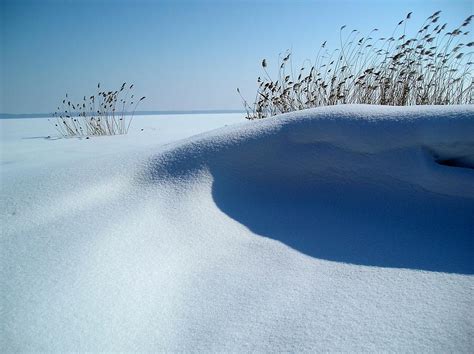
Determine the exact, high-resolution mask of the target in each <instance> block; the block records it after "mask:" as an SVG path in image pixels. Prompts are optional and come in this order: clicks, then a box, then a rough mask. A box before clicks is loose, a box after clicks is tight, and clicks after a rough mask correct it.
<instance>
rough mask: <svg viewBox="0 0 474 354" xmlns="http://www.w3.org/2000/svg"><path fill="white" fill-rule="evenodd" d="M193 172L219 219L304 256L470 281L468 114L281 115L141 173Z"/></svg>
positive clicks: (417, 110)
mask: <svg viewBox="0 0 474 354" xmlns="http://www.w3.org/2000/svg"><path fill="white" fill-rule="evenodd" d="M203 171H205V173H208V174H209V175H210V176H211V177H212V180H213V186H212V195H213V198H214V201H215V202H216V205H217V206H218V207H219V208H220V209H221V210H222V211H223V212H225V213H226V214H227V215H229V216H230V217H232V218H233V219H235V220H237V221H238V222H240V223H242V224H243V225H246V226H247V227H249V228H250V230H252V231H253V232H255V233H257V234H259V235H264V236H267V237H271V238H274V239H277V240H279V241H282V242H284V243H285V244H287V245H289V246H291V247H294V248H296V249H298V250H300V251H302V252H303V253H306V254H309V255H311V256H314V257H317V258H323V259H329V260H335V261H343V262H350V263H356V264H365V265H376V266H387V267H401V268H413V269H424V270H433V271H444V272H458V273H465V274H472V273H473V272H474V262H472V260H471V258H472V254H473V251H474V248H473V237H472V235H473V233H474V221H473V217H472V216H473V215H474V203H473V200H474V122H473V109H472V107H471V106H468V107H455V108H451V107H449V108H439V107H437V108H435V107H409V108H407V107H383V108H380V107H375V106H338V107H327V108H320V109H314V110H307V111H302V112H298V113H293V114H287V115H283V116H280V117H278V118H275V119H271V120H265V121H261V122H256V123H254V124H251V125H248V126H246V127H239V128H234V129H229V130H227V131H222V132H220V133H219V134H215V133H214V134H210V135H208V136H206V137H202V138H200V139H194V140H192V141H189V142H187V143H184V144H182V145H180V146H179V147H177V148H174V149H172V150H171V151H168V152H167V153H165V154H161V155H159V156H157V157H155V158H154V159H153V162H152V163H151V165H150V167H149V170H148V171H147V173H149V177H150V179H151V180H153V181H161V180H170V179H171V180H173V179H181V180H183V179H184V180H187V179H189V176H192V175H195V174H199V173H203Z"/></svg>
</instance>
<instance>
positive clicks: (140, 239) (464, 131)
mask: <svg viewBox="0 0 474 354" xmlns="http://www.w3.org/2000/svg"><path fill="white" fill-rule="evenodd" d="M239 122H240V123H239ZM0 124H1V129H2V131H1V133H2V146H1V148H2V155H1V163H2V164H1V166H2V197H1V207H0V213H1V214H0V222H1V225H2V238H1V252H2V254H1V261H0V262H1V277H0V279H1V288H2V302H1V306H2V308H1V318H2V320H1V323H2V327H3V328H2V337H1V338H0V348H1V349H2V351H3V352H7V351H8V352H9V351H70V350H74V351H205V352H226V351H233V352H235V351H265V352H269V351H271V352H274V351H291V352H300V351H351V352H352V351H381V350H384V351H442V352H444V351H456V352H472V348H473V347H474V343H473V339H472V338H474V320H473V318H474V317H473V308H474V300H473V299H474V296H473V295H474V294H473V290H474V289H473V288H474V278H473V274H474V264H473V261H472V255H473V251H474V244H473V234H474V232H473V231H474V218H473V217H472V216H473V215H474V163H473V161H474V107H473V106H449V107H403V108H401V107H374V106H352V105H350V106H337V107H325V108H318V109H313V110H306V111H301V112H297V113H292V114H287V115H283V116H280V117H276V118H272V119H267V120H263V121H257V122H247V121H244V120H243V119H242V116H241V115H212V116H211V115H203V116H180V117H165V116H161V117H140V118H139V119H137V120H136V121H135V126H134V131H133V132H131V133H130V134H129V135H127V136H121V137H104V138H92V139H88V140H86V139H82V140H80V139H60V140H54V139H43V138H38V139H24V138H26V137H35V136H39V137H43V136H45V135H46V134H47V135H50V134H51V132H50V130H49V128H47V125H45V124H46V123H45V120H39V119H36V120H7V121H0ZM225 125H229V126H228V127H223V126H225ZM219 127H223V128H220V129H217V130H212V131H209V130H211V129H214V128H219ZM141 128H144V130H143V131H141ZM207 131H209V132H207ZM194 134H199V135H195V136H191V135H194Z"/></svg>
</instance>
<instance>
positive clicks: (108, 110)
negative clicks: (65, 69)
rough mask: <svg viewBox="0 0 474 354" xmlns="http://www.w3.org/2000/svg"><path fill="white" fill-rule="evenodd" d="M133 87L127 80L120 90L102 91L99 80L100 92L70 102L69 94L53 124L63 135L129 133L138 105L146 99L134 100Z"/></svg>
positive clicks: (58, 108)
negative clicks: (79, 100) (75, 101)
mask: <svg viewBox="0 0 474 354" xmlns="http://www.w3.org/2000/svg"><path fill="white" fill-rule="evenodd" d="M132 90H133V84H132V85H127V83H125V82H124V83H123V84H122V86H121V87H120V89H119V90H117V91H100V83H99V84H97V93H96V94H95V95H92V96H90V97H89V98H86V96H84V98H83V100H82V102H79V103H74V102H71V101H70V99H69V98H68V94H67V93H66V97H65V98H64V99H63V100H62V104H61V106H58V107H57V111H56V112H55V113H54V117H55V122H54V127H55V128H56V130H57V131H58V132H59V134H60V135H61V136H62V137H81V136H94V135H118V134H127V133H128V130H129V129H130V125H131V123H132V120H133V116H134V114H135V111H136V109H137V107H138V104H139V103H140V102H141V101H143V100H144V99H145V97H141V98H140V99H135V96H134V95H133V94H132ZM130 112H131V113H130ZM127 117H129V118H127Z"/></svg>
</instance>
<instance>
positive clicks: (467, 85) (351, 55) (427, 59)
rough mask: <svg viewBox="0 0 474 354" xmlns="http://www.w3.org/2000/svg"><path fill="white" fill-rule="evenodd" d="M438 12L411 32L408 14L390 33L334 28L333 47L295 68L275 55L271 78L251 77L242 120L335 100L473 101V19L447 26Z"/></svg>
mask: <svg viewBox="0 0 474 354" xmlns="http://www.w3.org/2000/svg"><path fill="white" fill-rule="evenodd" d="M440 14H441V11H436V12H435V13H433V14H432V15H431V16H429V17H428V18H427V19H426V20H425V22H424V23H423V24H422V25H421V27H420V29H419V30H418V31H417V32H416V33H415V34H414V35H409V34H408V33H406V24H407V22H408V21H409V20H410V18H411V15H412V13H411V12H410V13H408V14H407V15H406V17H405V18H404V19H403V20H401V21H400V22H399V23H398V24H397V26H396V27H395V29H394V31H393V33H392V35H391V36H389V37H381V36H378V35H377V34H378V32H379V30H378V29H377V28H375V29H373V30H372V31H371V32H370V33H369V34H368V35H362V34H360V33H359V31H357V30H355V29H354V30H352V31H349V30H348V29H347V27H346V26H342V27H341V28H340V46H339V47H338V48H337V49H335V50H333V51H329V50H328V49H327V42H326V41H325V42H324V43H322V45H321V47H320V49H319V51H318V53H317V56H316V59H315V61H310V60H306V61H305V63H306V64H307V65H303V66H302V67H301V68H300V69H299V70H297V71H294V70H293V65H292V64H291V55H292V53H291V52H288V51H287V52H286V53H284V54H283V55H280V56H279V63H278V65H279V69H278V71H277V72H278V74H277V76H276V77H271V76H270V75H269V73H268V71H267V66H268V64H267V60H266V59H264V60H263V61H262V68H263V72H264V75H263V76H262V77H259V78H258V79H257V83H258V89H257V93H256V97H255V101H254V103H253V104H252V105H250V104H248V102H247V101H246V100H245V99H244V98H243V97H242V95H241V93H240V90H239V89H237V92H238V93H239V95H240V96H241V98H242V100H243V104H244V107H245V109H246V111H247V118H248V119H260V118H265V117H270V116H273V115H276V114H280V113H285V112H290V111H296V110H301V109H306V108H311V107H318V106H326V105H337V104H350V103H355V104H375V105H393V106H406V105H448V104H472V103H473V102H474V96H473V93H474V85H473V71H472V65H473V62H472V55H473V51H472V49H473V47H474V42H472V41H469V39H472V37H470V35H469V31H468V29H469V26H470V24H471V20H472V19H473V16H469V17H467V18H466V19H465V20H464V22H463V23H462V24H461V25H459V26H457V27H455V28H453V29H448V24H447V23H444V24H442V23H441V22H440Z"/></svg>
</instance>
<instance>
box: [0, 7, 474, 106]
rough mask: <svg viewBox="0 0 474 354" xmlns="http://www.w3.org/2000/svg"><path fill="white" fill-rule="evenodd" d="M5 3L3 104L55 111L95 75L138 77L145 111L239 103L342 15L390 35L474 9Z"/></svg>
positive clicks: (330, 31)
mask: <svg viewBox="0 0 474 354" xmlns="http://www.w3.org/2000/svg"><path fill="white" fill-rule="evenodd" d="M0 3H1V8H0V16H1V18H0V21H1V22H0V26H1V27H0V31H1V33H0V35H1V37H0V43H1V44H0V45H1V48H0V56H1V61H0V65H1V71H0V86H1V96H0V97H1V99H0V113H33V112H35V113H42V112H52V111H54V109H55V107H56V106H57V104H58V103H59V101H60V100H61V99H62V97H63V96H64V94H65V93H66V92H68V93H69V95H70V96H71V97H75V98H76V99H77V100H79V99H80V98H81V97H82V96H84V95H91V94H93V93H94V92H95V87H96V85H97V82H101V85H102V87H105V88H107V89H110V90H115V89H118V88H119V87H120V85H121V84H122V83H123V82H130V83H134V84H135V87H136V94H137V95H140V96H142V95H143V96H147V99H146V100H145V101H144V102H143V104H142V105H141V106H140V107H139V109H140V110H201V109H241V108H242V105H241V100H240V97H239V96H238V95H237V93H236V88H237V87H240V88H241V91H242V92H243V94H244V96H246V97H247V98H248V99H249V101H252V98H253V96H254V94H255V90H256V78H257V76H259V75H261V67H260V63H261V60H262V59H263V58H267V61H268V64H269V68H270V70H271V68H272V67H275V66H276V62H277V60H278V55H279V53H282V52H284V51H285V50H286V49H291V50H292V51H293V53H294V59H293V63H294V65H295V67H299V66H300V64H301V63H302V62H303V60H304V59H306V58H313V57H314V56H315V54H316V52H317V50H318V48H319V46H320V44H321V43H322V42H323V41H324V40H328V43H329V44H330V45H331V44H332V45H334V46H337V45H338V43H339V28H340V27H341V26H342V25H347V27H348V28H350V29H353V28H355V29H358V30H360V31H361V32H363V33H366V32H367V33H368V32H369V31H370V30H371V29H373V28H374V27H377V28H379V29H380V32H379V33H380V34H381V35H387V36H388V35H390V34H391V33H392V31H393V28H394V27H395V25H396V24H397V22H398V21H399V20H401V19H403V18H404V17H405V15H406V14H407V13H408V12H410V11H412V12H413V15H412V20H411V24H412V26H413V28H415V27H416V29H418V28H419V27H420V25H421V23H422V22H423V21H424V19H425V18H426V17H428V16H430V15H431V14H432V13H433V12H434V11H437V10H441V11H442V16H441V21H443V22H448V23H449V24H450V25H451V26H452V27H454V26H456V25H459V24H460V23H461V22H462V21H463V20H464V19H465V18H466V17H467V16H468V15H471V14H472V13H473V9H472V2H471V1H463V0H430V1H426V0H425V1H421V0H396V1H392V0H383V1H382V0H361V1H355V0H352V1H342V0H339V1H337V0H333V1H329V0H328V1H317V0H314V1H310V0H306V1H305V0H288V1H283V0H281V1H276V0H275V1H265V0H260V1H257V0H253V1H245V0H240V1H230V0H227V1H225V0H222V1H217V0H213V1H212V0H202V1H197V0H196V1H192V0H187V1H186V0H174V1H172V0H170V1H158V0H156V1H145V0H134V1H132V0H130V1H124V0H116V1H112V0H95V1H91V0H83V1H71V0H62V1H60V0H55V1H52V0H42V1H40V0H37V1H31V0H30V1H23V0H14V1H11V0H0ZM272 65H273V66H272Z"/></svg>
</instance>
